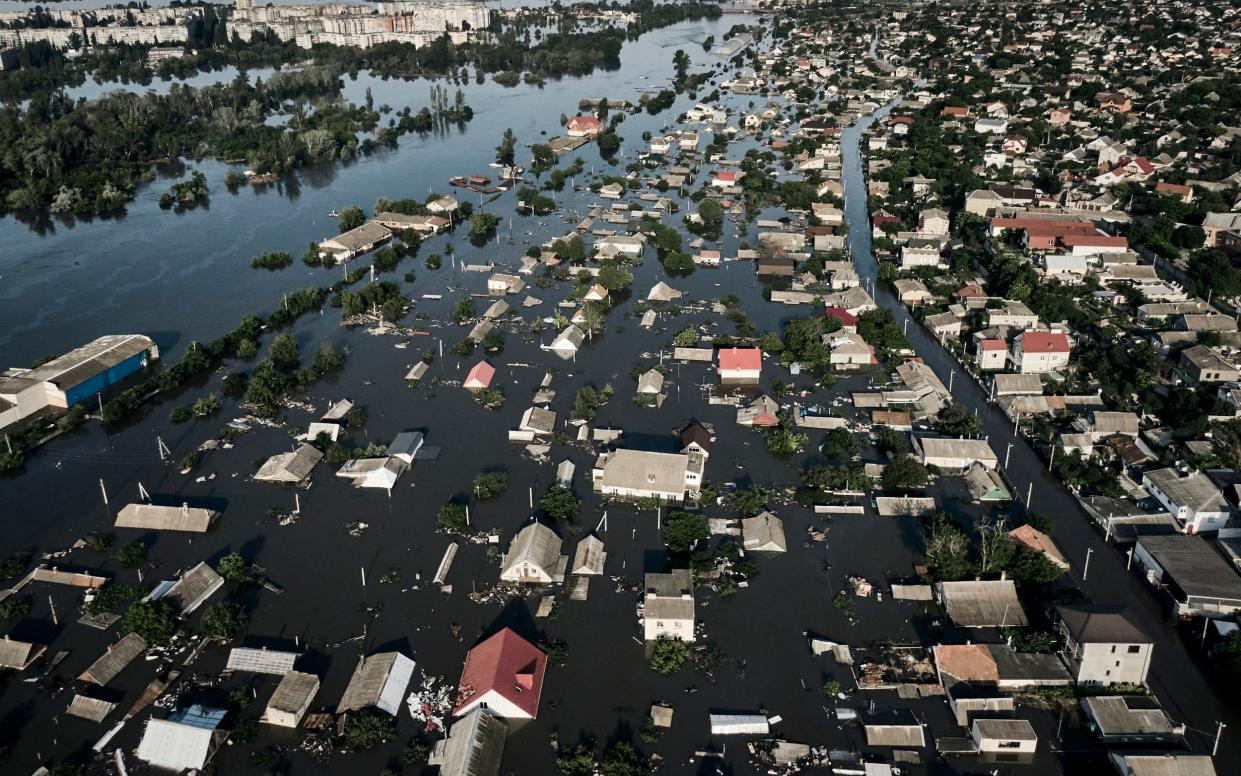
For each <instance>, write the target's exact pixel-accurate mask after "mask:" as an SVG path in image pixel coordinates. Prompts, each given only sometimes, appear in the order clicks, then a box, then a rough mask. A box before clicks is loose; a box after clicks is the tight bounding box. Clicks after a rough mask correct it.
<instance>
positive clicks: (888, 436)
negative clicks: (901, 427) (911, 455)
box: [875, 426, 909, 455]
mask: <svg viewBox="0 0 1241 776" xmlns="http://www.w3.org/2000/svg"><path fill="white" fill-rule="evenodd" d="M875 447H877V448H879V451H880V452H882V453H889V454H893V455H895V454H896V453H903V452H905V451H907V450H908V449H909V442H908V441H907V440H906V439H905V435H904V434H902V433H901V432H900V431H897V430H896V429H894V428H892V427H891V426H880V427H879V428H878V430H877V431H876V432H875Z"/></svg>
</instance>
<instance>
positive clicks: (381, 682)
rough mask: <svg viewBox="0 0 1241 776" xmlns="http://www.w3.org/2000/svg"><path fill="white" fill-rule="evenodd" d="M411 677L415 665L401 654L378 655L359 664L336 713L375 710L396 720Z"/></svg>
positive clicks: (387, 653)
mask: <svg viewBox="0 0 1241 776" xmlns="http://www.w3.org/2000/svg"><path fill="white" fill-rule="evenodd" d="M413 675H414V661H412V660H410V659H409V658H407V657H405V656H404V655H402V654H401V653H400V652H380V653H378V654H375V655H371V656H370V657H368V658H364V659H362V660H359V661H358V665H357V667H356V668H355V669H354V670H353V676H351V677H350V678H349V685H348V686H347V687H346V688H345V694H344V695H343V696H341V699H340V703H338V704H337V705H336V713H337V714H343V713H345V712H347V711H361V710H362V709H370V708H375V709H379V710H380V711H386V712H388V713H389V714H391V715H393V716H396V715H397V713H398V712H400V710H401V701H402V700H404V698H405V688H406V687H408V686H409V680H410V678H411V677H413Z"/></svg>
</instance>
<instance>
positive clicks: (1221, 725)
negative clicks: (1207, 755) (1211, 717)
mask: <svg viewBox="0 0 1241 776" xmlns="http://www.w3.org/2000/svg"><path fill="white" fill-rule="evenodd" d="M1215 724H1216V725H1219V727H1217V728H1215V746H1212V747H1211V756H1212V757H1214V756H1215V754H1216V753H1217V752H1218V751H1219V739H1220V736H1222V735H1223V734H1224V728H1226V727H1228V726H1227V725H1225V724H1224V723H1223V722H1216V723H1215Z"/></svg>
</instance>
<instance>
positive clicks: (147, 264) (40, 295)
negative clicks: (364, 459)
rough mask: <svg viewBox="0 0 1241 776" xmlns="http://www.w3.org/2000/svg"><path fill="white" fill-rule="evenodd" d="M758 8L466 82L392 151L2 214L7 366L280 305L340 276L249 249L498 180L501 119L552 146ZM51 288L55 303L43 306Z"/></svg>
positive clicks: (403, 89)
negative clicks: (122, 202)
mask: <svg viewBox="0 0 1241 776" xmlns="http://www.w3.org/2000/svg"><path fill="white" fill-rule="evenodd" d="M752 20H753V17H751V16H744V17H739V16H735V15H732V16H729V15H726V16H724V17H721V18H720V19H717V20H715V21H701V22H686V23H683V24H678V25H675V26H673V27H669V28H665V29H663V30H658V31H655V32H652V33H650V34H648V35H644V36H643V37H642V38H641V39H640V40H638V41H635V42H631V43H627V44H626V46H625V47H624V49H623V52H622V55H621V68H620V69H619V70H616V71H614V72H603V71H598V72H596V73H594V74H593V75H591V76H588V77H585V78H566V79H564V80H561V81H555V82H548V84H547V85H546V86H545V87H538V86H531V85H526V84H521V85H519V86H517V87H514V88H511V89H510V88H506V87H503V86H500V85H499V84H496V83H495V82H493V81H490V80H488V81H487V82H486V83H485V84H483V85H478V84H476V83H474V82H473V81H471V82H470V83H469V84H467V85H464V86H463V87H462V89H463V91H464V92H465V97H466V103H467V104H469V105H470V106H471V107H472V108H473V109H474V111H475V116H474V120H473V121H471V122H470V123H469V124H468V125H466V127H465V128H464V129H459V128H457V127H455V126H453V127H449V128H448V129H447V130H445V131H442V132H433V133H427V134H426V135H421V136H419V135H416V134H414V135H406V136H404V137H402V138H401V139H400V144H399V147H398V148H396V149H394V150H381V151H379V152H378V153H376V154H374V155H372V156H370V157H366V158H360V159H357V160H355V161H352V162H350V163H348V164H325V165H320V166H316V167H314V168H309V169H302V170H299V171H297V172H296V173H295V174H294V175H292V176H290V177H288V178H286V179H284V180H283V181H281V182H280V183H278V184H275V185H273V186H268V187H264V188H262V189H255V188H251V187H248V186H247V187H242V188H241V189H240V190H239V191H238V192H237V193H231V192H229V191H228V189H227V188H226V187H225V186H224V182H223V180H224V174H225V173H226V172H227V171H228V170H229V169H240V168H239V167H230V166H228V165H225V164H222V163H220V162H215V161H203V162H190V163H189V164H188V166H189V167H193V168H195V169H198V170H201V171H202V172H203V173H205V174H206V175H207V180H208V186H209V187H210V190H211V196H210V201H209V202H208V203H207V204H206V205H202V206H199V207H198V208H196V209H192V210H189V211H185V212H175V211H169V210H162V209H161V208H160V207H159V205H158V199H159V195H160V194H161V193H163V192H164V191H167V190H168V188H169V187H170V186H171V185H172V184H173V183H174V182H176V180H177V179H178V178H180V177H184V175H185V174H186V173H185V168H183V167H181V166H180V165H178V166H176V169H174V170H171V171H169V173H168V175H167V176H165V177H161V178H160V179H158V180H156V181H155V182H153V183H151V184H148V185H145V186H142V187H140V188H139V189H138V191H137V195H136V197H135V199H134V200H133V201H132V202H130V203H129V205H128V206H127V208H126V211H125V214H124V215H123V216H122V217H119V218H96V219H90V220H82V219H73V218H70V219H65V220H62V219H58V218H52V219H50V220H42V221H39V222H36V223H34V224H24V223H23V222H21V221H20V220H18V219H17V218H16V217H14V216H11V215H10V216H6V217H4V218H2V219H0V232H2V233H4V234H5V235H6V242H7V245H8V249H7V250H6V251H5V252H4V254H3V255H2V256H0V305H2V306H3V307H4V309H5V311H6V314H5V318H6V324H7V325H6V326H5V327H4V331H2V332H0V363H3V364H6V365H8V364H13V365H20V364H27V363H29V362H30V361H31V360H33V359H36V358H38V357H40V356H43V355H47V354H49V353H54V352H58V351H63V350H66V349H68V348H71V347H74V346H75V345H76V344H78V343H81V342H83V341H85V340H87V339H90V338H92V337H94V336H98V335H99V334H103V333H108V332H130V331H134V332H137V331H142V332H148V333H154V335H153V336H155V338H156V340H157V342H158V343H159V344H160V346H161V348H163V347H175V346H176V345H177V343H178V342H188V341H190V340H193V339H211V338H213V337H216V336H218V335H219V334H220V333H222V332H224V331H226V330H228V329H230V328H232V326H233V325H235V323H236V321H237V320H239V319H240V318H241V316H243V315H245V314H246V313H249V312H253V311H256V310H263V309H268V308H270V307H271V306H272V305H273V304H275V303H276V302H277V301H278V300H279V298H280V295H281V294H282V293H283V292H285V291H288V290H291V289H293V288H297V287H300V286H304V285H326V284H327V283H328V282H330V279H331V277H334V275H332V271H331V270H315V271H307V270H306V268H305V267H304V266H303V265H301V264H300V263H299V264H297V265H296V266H295V267H293V268H290V269H288V270H286V271H284V272H282V273H274V274H268V273H265V272H255V271H252V270H250V267H249V262H250V258H251V257H252V256H253V255H255V254H258V253H262V252H263V251H288V252H290V253H292V254H293V255H294V256H298V257H300V256H301V255H302V253H303V252H304V251H305V250H306V245H307V244H308V243H309V242H311V241H312V240H320V239H324V238H326V237H330V236H332V235H334V234H336V232H337V231H338V230H337V229H336V222H335V219H332V218H329V217H328V213H329V212H332V211H333V210H338V209H341V208H344V207H347V206H349V205H353V204H356V205H360V206H362V207H363V208H366V209H367V210H369V209H370V207H371V206H372V204H373V203H374V202H375V200H376V198H378V197H387V198H389V199H400V198H404V197H419V198H422V197H425V196H426V194H427V192H429V191H431V190H436V191H440V192H445V193H446V192H447V191H448V190H449V187H448V179H449V178H450V177H452V176H454V175H470V174H485V175H491V176H492V177H494V171H493V170H490V169H489V168H488V167H487V164H488V163H489V162H491V161H492V160H493V159H494V155H495V151H494V149H495V146H496V144H497V143H499V141H500V136H501V134H502V133H503V132H504V130H505V129H506V128H512V129H513V131H514V133H515V134H516V136H517V139H518V143H519V144H521V145H530V144H533V143H538V142H546V140H547V139H548V137H549V136H551V135H554V134H555V133H556V130H557V121H558V119H559V117H560V116H561V115H562V114H568V115H573V114H575V113H576V112H577V105H578V101H579V100H580V99H582V98H585V97H595V96H601V95H604V94H606V95H608V96H609V97H612V98H614V99H615V98H623V99H629V100H633V101H635V102H636V101H637V98H638V96H639V95H640V94H641V93H642V92H643V91H645V90H648V89H658V88H660V87H663V86H666V85H667V84H668V83H669V81H670V80H671V78H672V54H673V52H674V51H676V50H677V49H678V48H681V49H684V50H685V51H686V53H688V54H689V55H690V56H691V58H692V60H693V62H694V64H695V66H696V67H700V68H706V67H715V66H717V65H719V62H718V61H717V60H716V59H715V58H714V57H711V56H709V55H708V54H707V53H706V52H704V51H703V50H702V46H701V45H700V43H701V42H702V40H703V39H705V38H706V37H707V36H710V35H714V36H715V37H716V39H717V40H718V39H720V38H721V37H722V35H723V33H724V32H725V31H727V30H728V28H729V27H730V26H732V25H733V24H736V23H740V22H743V21H752ZM215 75H220V74H218V73H217V74H215ZM230 77H231V75H230ZM111 86H112V87H118V88H119V87H121V86H123V85H121V84H112V85H111ZM368 87H369V88H370V89H371V90H372V93H373V95H374V99H375V104H376V106H380V105H383V104H385V103H386V104H388V105H390V106H392V107H393V109H394V110H399V109H400V108H402V107H404V106H406V105H409V106H411V107H412V108H413V109H414V110H415V111H417V110H418V109H419V108H421V107H422V106H424V105H428V104H429V102H430V96H429V92H430V82H426V81H414V82H407V81H397V80H390V81H384V80H382V79H379V78H374V77H371V76H369V75H365V74H359V76H358V78H357V80H356V81H355V80H350V79H349V78H348V77H346V79H345V89H344V94H345V96H346V97H347V98H348V99H351V100H356V101H361V100H363V99H364V98H365V93H366V89H367V88H368ZM450 91H451V88H450ZM687 106H688V102H687V100H684V99H683V100H681V101H680V102H679V103H678V105H677V107H676V108H675V109H671V110H668V111H665V112H664V113H662V114H660V115H659V116H655V117H651V116H647V115H645V114H642V115H635V116H631V117H629V119H628V120H627V121H626V123H625V124H624V125H622V126H623V131H622V132H621V135H622V136H623V137H625V139H626V141H627V142H626V144H625V146H624V147H623V150H624V149H629V150H632V149H633V148H634V147H635V144H636V143H639V142H641V141H640V135H641V133H642V131H643V130H647V129H650V130H657V129H658V128H659V126H661V125H662V124H663V123H664V122H668V121H672V120H673V119H675V117H676V111H677V110H684V108H685V107H687ZM579 155H580V156H582V157H583V158H584V159H586V161H587V169H590V167H591V166H592V165H593V166H594V167H595V168H596V170H600V171H601V170H602V169H603V168H604V167H605V166H606V165H605V164H604V162H603V160H602V159H601V158H600V157H599V155H598V152H597V151H596V150H595V149H594V148H593V147H588V148H583V149H581V153H580V154H579ZM473 196H477V195H473ZM475 204H476V205H477V204H478V200H475ZM503 210H505V211H509V210H510V208H509V207H508V206H507V205H505V206H504V207H503ZM523 223H525V224H526V227H525V228H526V230H529V229H530V228H531V224H530V223H527V222H523V221H521V219H516V220H515V221H514V228H515V229H518V230H519V231H520V230H521V226H522V224H523ZM441 242H442V241H441ZM457 242H461V241H460V240H458V241H457ZM457 247H458V248H462V247H463V246H461V245H458V246H457ZM428 248H429V249H430V250H439V248H434V247H430V246H428ZM476 258H477V257H476ZM189 289H192V292H191V293H186V291H187V290H189ZM422 290H423V286H421V285H417V284H416V285H415V286H414V288H413V291H414V292H415V293H416V294H420V293H421V292H422ZM52 299H55V300H57V301H58V304H54V305H53V304H48V300H52Z"/></svg>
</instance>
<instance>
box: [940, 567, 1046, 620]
mask: <svg viewBox="0 0 1241 776" xmlns="http://www.w3.org/2000/svg"><path fill="white" fill-rule="evenodd" d="M935 588H936V592H937V593H938V594H939V598H940V601H942V602H943V604H944V608H945V609H947V610H948V618H949V619H951V620H952V621H953V622H954V623H955V624H957V625H959V626H960V627H962V628H991V627H1007V626H1019V625H1027V624H1028V623H1027V622H1026V615H1025V612H1024V611H1022V608H1021V600H1020V599H1018V598H1017V586H1016V585H1015V584H1013V581H1012V580H1011V579H994V580H966V581H962V582H939V583H937V584H936V585H935Z"/></svg>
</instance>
